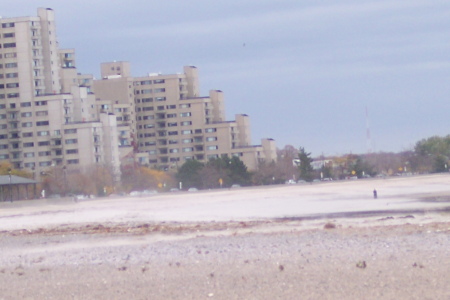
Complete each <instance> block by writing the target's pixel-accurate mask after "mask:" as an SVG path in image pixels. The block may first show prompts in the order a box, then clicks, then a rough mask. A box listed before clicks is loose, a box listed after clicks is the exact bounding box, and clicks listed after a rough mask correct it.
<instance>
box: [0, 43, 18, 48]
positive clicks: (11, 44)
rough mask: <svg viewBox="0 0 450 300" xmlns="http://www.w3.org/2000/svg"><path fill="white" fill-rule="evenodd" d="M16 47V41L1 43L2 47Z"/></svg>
mask: <svg viewBox="0 0 450 300" xmlns="http://www.w3.org/2000/svg"><path fill="white" fill-rule="evenodd" d="M14 47H16V43H5V44H3V48H14Z"/></svg>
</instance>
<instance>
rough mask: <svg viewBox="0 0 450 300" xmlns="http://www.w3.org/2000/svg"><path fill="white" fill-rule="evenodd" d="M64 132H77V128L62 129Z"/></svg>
mask: <svg viewBox="0 0 450 300" xmlns="http://www.w3.org/2000/svg"><path fill="white" fill-rule="evenodd" d="M64 133H65V134H70V133H77V129H76V128H72V129H64Z"/></svg>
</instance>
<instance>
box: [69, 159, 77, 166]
mask: <svg viewBox="0 0 450 300" xmlns="http://www.w3.org/2000/svg"><path fill="white" fill-rule="evenodd" d="M78 163H79V161H78V159H68V160H67V164H69V165H78Z"/></svg>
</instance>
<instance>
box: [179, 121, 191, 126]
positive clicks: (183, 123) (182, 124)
mask: <svg viewBox="0 0 450 300" xmlns="http://www.w3.org/2000/svg"><path fill="white" fill-rule="evenodd" d="M180 125H181V126H189V125H192V122H191V121H184V122H181V123H180Z"/></svg>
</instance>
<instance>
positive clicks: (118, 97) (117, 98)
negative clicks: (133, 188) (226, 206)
mask: <svg viewBox="0 0 450 300" xmlns="http://www.w3.org/2000/svg"><path fill="white" fill-rule="evenodd" d="M0 24H1V27H0V159H3V160H9V161H11V163H12V164H13V166H14V168H18V169H21V168H26V169H30V170H33V171H34V172H35V174H40V173H41V172H43V171H45V170H46V169H48V168H50V167H52V166H60V167H63V166H64V167H65V168H67V169H70V168H73V169H83V168H90V167H93V166H98V165H102V166H107V167H111V168H112V169H113V170H115V171H114V172H115V177H116V178H120V166H121V164H123V163H127V162H130V161H131V162H132V163H139V164H142V165H148V166H151V167H157V168H161V169H164V170H168V169H172V168H176V167H178V166H181V164H183V163H184V162H185V161H186V160H189V159H197V160H199V161H207V160H208V159H211V158H215V157H220V156H223V155H228V156H239V157H240V158H241V159H242V160H243V161H244V163H245V164H246V165H247V167H248V168H249V169H250V170H252V169H256V168H257V167H258V164H259V162H261V161H264V160H274V159H275V158H276V153H275V152H276V151H275V143H274V141H273V140H271V139H264V140H262V142H261V144H260V145H251V135H250V123H249V117H248V116H247V115H236V118H235V120H233V121H227V120H225V105H224V95H223V92H222V91H219V90H211V91H210V92H209V95H208V96H201V95H200V87H199V79H198V70H197V68H196V67H193V66H187V67H184V69H183V72H182V73H181V74H169V75H162V74H148V75H146V76H141V77H133V76H132V75H131V68H130V64H129V63H128V62H108V63H102V64H101V77H102V78H101V79H98V80H95V79H94V77H93V76H92V75H85V74H80V73H78V71H77V68H76V56H75V50H74V49H59V46H58V42H57V37H56V26H55V17H54V12H53V10H51V9H48V8H39V9H38V14H37V16H36V17H17V18H3V19H0Z"/></svg>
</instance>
